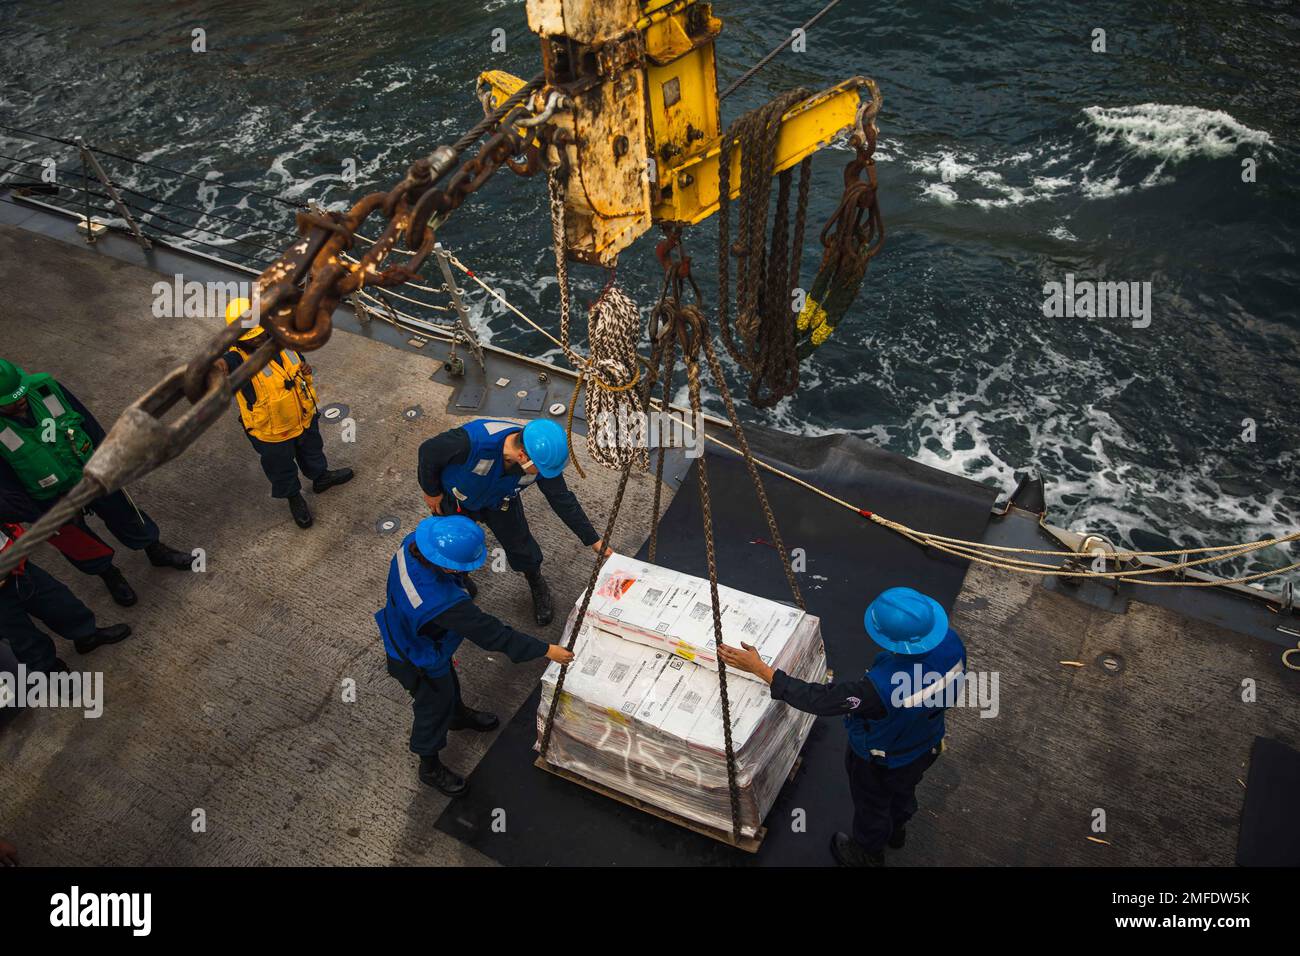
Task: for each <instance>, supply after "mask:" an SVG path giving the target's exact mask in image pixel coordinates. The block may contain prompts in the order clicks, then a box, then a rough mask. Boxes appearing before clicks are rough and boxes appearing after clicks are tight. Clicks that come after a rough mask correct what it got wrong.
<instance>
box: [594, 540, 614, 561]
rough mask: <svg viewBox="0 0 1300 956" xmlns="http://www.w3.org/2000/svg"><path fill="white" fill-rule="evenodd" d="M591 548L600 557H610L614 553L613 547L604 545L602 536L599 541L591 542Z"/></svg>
mask: <svg viewBox="0 0 1300 956" xmlns="http://www.w3.org/2000/svg"><path fill="white" fill-rule="evenodd" d="M591 550H592V551H595V552H596V553H597V554H598V555H600V556H601V557H602V558H608V557H612V556H613V554H614V549H613V548H611V547H608V546H606V544H605V539H604V538H601V539H600V540H599V541H597V542H596V543H595V544H593V545H592V546H591Z"/></svg>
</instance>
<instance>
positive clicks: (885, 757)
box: [844, 628, 966, 767]
mask: <svg viewBox="0 0 1300 956" xmlns="http://www.w3.org/2000/svg"><path fill="white" fill-rule="evenodd" d="M965 672H966V648H965V647H964V646H963V645H962V642H961V638H960V637H958V636H957V632H956V631H954V630H952V629H951V628H949V629H948V633H947V634H945V635H944V638H943V640H942V641H940V642H939V643H938V644H937V645H935V647H933V648H932V649H931V650H929V651H928V652H926V653H925V654H918V655H915V656H913V655H902V654H893V653H891V652H889V651H881V652H880V653H879V654H877V655H876V659H875V660H874V661H873V662H872V664H871V668H870V669H869V670H868V671H867V678H868V679H869V680H870V681H871V683H872V684H873V685H874V686H875V688H876V693H877V694H879V695H880V699H881V701H882V702H883V703H884V705H885V716H884V717H881V718H879V719H878V720H867V719H865V718H863V717H858V716H857V715H854V714H850V715H849V716H847V717H845V718H844V726H845V727H846V728H847V729H848V732H849V746H851V747H852V748H853V752H854V753H856V754H857V755H858V756H859V757H861V758H862V759H864V760H870V761H873V762H877V763H883V764H884V765H885V766H886V767H903V766H906V765H907V764H909V763H911V762H912V761H913V760H916V759H917V758H919V757H921V756H922V755H924V754H925V753H926V751H928V750H930V749H931V748H933V747H937V746H938V745H939V742H940V741H941V740H943V735H944V719H943V715H944V711H945V710H946V709H947V706H948V705H949V704H950V703H952V702H953V701H955V699H956V694H957V693H958V692H959V691H960V690H961V681H962V680H963V679H964V675H965ZM918 675H919V679H918Z"/></svg>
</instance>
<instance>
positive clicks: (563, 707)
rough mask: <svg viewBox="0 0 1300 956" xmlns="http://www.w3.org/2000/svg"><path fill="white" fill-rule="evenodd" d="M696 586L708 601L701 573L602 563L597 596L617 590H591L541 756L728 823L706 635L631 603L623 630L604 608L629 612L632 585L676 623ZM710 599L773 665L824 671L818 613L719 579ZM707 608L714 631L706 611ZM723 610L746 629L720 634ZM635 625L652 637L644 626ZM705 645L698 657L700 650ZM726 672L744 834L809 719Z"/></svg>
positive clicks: (794, 753) (679, 810)
mask: <svg viewBox="0 0 1300 956" xmlns="http://www.w3.org/2000/svg"><path fill="white" fill-rule="evenodd" d="M611 565H613V566H612V567H611ZM660 572H662V573H660ZM629 574H630V575H631V577H632V579H633V583H632V584H631V585H629V584H628V579H629ZM611 582H613V584H612V585H611ZM700 584H702V585H703V589H704V590H703V597H704V600H705V602H708V600H709V593H708V582H707V581H703V580H702V579H698V578H692V577H691V576H690V575H683V574H679V573H678V572H673V571H669V570H667V569H663V568H655V567H654V566H653V565H647V564H644V562H638V561H634V559H629V558H620V559H617V562H616V559H611V560H610V561H609V562H607V563H606V566H605V568H604V569H602V575H601V579H600V580H599V581H598V582H597V594H598V595H599V594H600V592H601V590H602V588H604V589H605V590H606V591H607V592H613V591H614V590H617V591H618V592H620V593H619V597H620V600H609V598H610V596H611V595H610V593H607V594H606V595H605V597H606V599H607V600H605V601H603V602H600V604H599V608H598V609H597V610H595V611H593V608H595V607H596V606H597V603H598V602H597V601H596V599H595V598H593V601H592V607H591V608H588V614H587V619H586V620H585V621H584V622H583V627H582V631H581V633H580V634H579V635H578V640H577V642H576V643H575V645H574V652H575V654H576V659H575V661H574V662H573V664H571V665H570V667H569V670H568V674H567V675H566V677H565V683H564V693H563V695H562V696H561V701H560V707H559V709H558V711H557V712H556V717H555V727H554V731H553V733H552V737H551V745H550V748H549V752H548V754H547V759H548V761H549V762H550V763H551V764H553V765H555V766H558V767H562V768H564V769H565V770H568V771H570V772H571V773H574V774H577V775H578V776H581V777H583V778H585V779H587V780H590V781H592V782H594V783H598V784H601V785H603V786H606V787H609V788H611V789H614V790H617V791H619V792H621V793H625V794H627V795H628V796H631V797H634V798H636V799H638V800H642V801H645V802H647V803H649V804H652V805H654V806H656V807H659V808H661V809H663V810H667V811H669V812H671V813H675V814H677V815H679V816H682V817H685V818H688V819H690V820H693V821H695V822H697V823H701V824H704V825H705V826H708V827H712V828H714V829H716V830H719V831H722V832H724V833H729V832H730V830H731V799H730V794H729V790H728V787H727V765H726V756H725V753H726V746H725V742H724V737H723V725H722V704H721V693H720V688H719V684H718V675H717V672H716V669H715V668H716V658H715V656H714V648H713V641H712V637H711V634H710V635H709V637H708V639H707V640H706V639H704V638H703V637H702V635H701V634H700V632H699V631H697V630H691V629H690V628H689V627H688V628H687V629H686V637H685V638H682V637H681V636H680V635H679V634H678V633H677V632H675V631H674V630H671V629H659V628H658V624H659V623H661V622H660V621H659V620H656V619H655V618H654V616H653V615H649V616H647V615H645V614H641V613H640V610H641V609H640V607H638V608H636V610H637V611H638V614H639V617H638V619H637V621H636V626H637V628H638V632H637V633H636V634H635V635H634V636H629V635H628V634H627V633H626V631H625V630H624V627H625V625H626V622H627V618H626V617H623V616H622V615H620V617H611V616H609V613H608V612H609V611H611V610H614V609H618V608H623V609H624V610H628V609H629V608H630V607H631V605H630V604H629V603H628V602H627V600H626V598H627V597H628V596H629V595H631V596H632V598H633V599H636V600H637V601H638V602H640V601H641V599H642V597H644V598H645V599H647V603H646V604H645V606H647V607H648V606H654V607H658V608H660V610H661V611H662V613H663V614H664V616H665V618H666V619H667V620H669V621H670V622H673V621H679V620H681V615H682V614H683V613H684V614H686V615H689V614H690V613H691V609H692V608H693V607H694V605H695V603H697V601H696V599H697V598H698V596H699V593H700V592H699V586H700ZM659 585H663V587H660V586H659ZM655 591H658V592H660V593H659V594H654V593H652V592H655ZM638 594H639V595H641V596H642V597H638ZM719 603H720V605H722V606H723V607H724V608H728V607H730V608H735V609H737V611H736V613H733V614H731V615H728V614H726V613H724V615H723V620H724V635H723V640H724V642H725V643H729V644H730V643H733V642H734V643H739V641H740V640H741V639H744V640H745V641H746V643H751V644H754V643H755V639H757V640H758V641H762V642H763V643H762V644H758V645H756V646H760V647H761V648H762V649H763V650H762V651H761V652H763V653H764V656H765V657H767V656H768V655H770V660H773V661H776V664H775V666H777V667H780V668H781V669H782V670H785V671H786V672H787V673H790V674H791V675H793V676H795V677H798V678H801V679H803V680H808V681H822V680H824V679H825V676H826V659H825V656H824V652H823V649H822V641H821V630H820V622H819V621H818V619H817V618H816V617H814V616H812V615H809V614H805V613H804V612H802V611H799V610H798V609H795V608H789V607H787V606H785V605H783V604H779V603H777V602H774V601H768V600H765V599H763V598H756V597H754V596H753V595H747V594H742V592H738V591H734V590H731V589H727V592H726V593H725V594H724V593H723V592H722V589H719ZM705 609H706V612H707V611H708V605H707V603H706V606H705ZM576 617H577V609H576V607H575V608H574V610H573V611H572V612H571V613H570V614H569V619H568V622H567V624H566V626H565V639H566V640H567V637H568V635H569V634H570V633H571V631H572V627H573V624H574V621H575V619H576ZM620 618H622V620H620ZM705 618H706V620H707V623H708V626H709V629H710V631H711V629H712V614H711V613H706V615H705ZM729 620H730V621H731V622H732V623H733V625H734V626H736V627H738V628H740V629H741V633H743V634H745V635H746V636H744V637H743V638H742V637H741V636H740V634H737V635H736V636H734V637H733V636H732V635H731V634H730V633H728V632H727V631H726V630H725V627H726V623H727V622H728V621H729ZM787 622H788V624H787ZM646 624H649V627H648V628H647V627H645V625H646ZM642 628H644V630H645V631H647V632H651V633H653V634H657V635H658V637H657V638H655V637H650V636H647V634H646V633H642V631H641V629H642ZM705 653H707V656H708V660H707V662H706V661H705V660H702V659H701V657H702V656H703V655H704V654H705ZM688 655H689V656H688ZM558 676H559V666H558V665H556V664H552V665H551V666H550V667H548V668H547V670H546V673H545V675H544V676H543V678H542V701H541V706H540V707H539V708H538V713H537V730H538V741H539V743H540V739H541V732H542V728H543V726H544V724H545V719H546V714H547V712H548V711H549V710H550V707H551V700H552V698H553V696H554V692H555V682H556V679H557V677H558ZM727 678H728V680H727V687H728V700H729V703H730V710H731V728H732V744H733V749H734V750H735V753H736V769H737V782H738V785H739V788H740V798H741V799H740V803H741V832H742V834H743V835H745V836H753V835H754V834H755V833H756V832H757V831H758V828H759V827H760V826H761V825H762V821H763V818H764V817H766V816H767V813H768V811H769V810H770V809H771V807H772V803H773V802H774V801H775V800H776V795H777V793H778V792H779V791H780V789H781V786H782V784H783V783H784V782H785V779H786V777H787V776H788V775H789V773H790V769H791V768H792V767H793V765H794V762H795V759H796V758H797V757H798V754H799V751H800V750H801V749H802V748H803V744H804V742H805V740H806V739H807V737H808V732H809V730H810V729H811V727H812V721H813V717H812V716H811V715H809V714H804V713H801V712H800V711H797V710H794V709H793V708H791V707H788V706H786V705H785V704H783V703H781V702H779V701H773V700H772V699H771V695H770V693H769V691H768V687H767V685H766V684H764V683H763V682H762V681H757V680H743V679H741V677H740V674H739V672H737V671H735V670H734V669H731V670H728V671H727Z"/></svg>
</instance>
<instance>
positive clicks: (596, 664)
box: [582, 654, 604, 677]
mask: <svg viewBox="0 0 1300 956" xmlns="http://www.w3.org/2000/svg"><path fill="white" fill-rule="evenodd" d="M603 663H604V658H600V657H597V656H596V655H594V654H589V655H587V657H586V659H585V660H584V662H583V664H582V672H583V673H584V674H586V675H587V676H588V677H590V676H591V675H592V674H594V673H596V671H598V670H600V665H601V664H603Z"/></svg>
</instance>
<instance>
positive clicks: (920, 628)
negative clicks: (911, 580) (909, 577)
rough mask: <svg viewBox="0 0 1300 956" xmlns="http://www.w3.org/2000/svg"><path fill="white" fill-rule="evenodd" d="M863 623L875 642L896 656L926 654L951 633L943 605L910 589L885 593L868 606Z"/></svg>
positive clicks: (892, 590) (890, 590) (893, 589)
mask: <svg viewBox="0 0 1300 956" xmlns="http://www.w3.org/2000/svg"><path fill="white" fill-rule="evenodd" d="M863 623H864V624H865V625H866V627H867V633H868V634H870V635H871V639H872V640H873V641H875V642H876V643H877V644H879V645H880V646H881V647H883V648H884V649H885V650H887V651H893V652H894V653H895V654H908V655H916V654H924V653H925V652H926V651H929V650H932V649H933V648H935V647H937V646H938V645H939V642H940V641H942V640H943V638H944V635H945V634H947V633H948V614H947V612H946V611H944V609H943V605H942V604H940V603H939V602H938V601H936V600H935V599H934V598H930V597H926V596H925V595H924V594H922V593H921V592H920V591H914V590H912V589H911V588H890V589H889V590H888V591H885V592H883V593H882V594H881V595H880V596H879V597H878V598H876V599H875V600H874V601H872V602H871V603H870V604H869V605H868V606H867V613H866V614H864V615H863Z"/></svg>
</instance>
